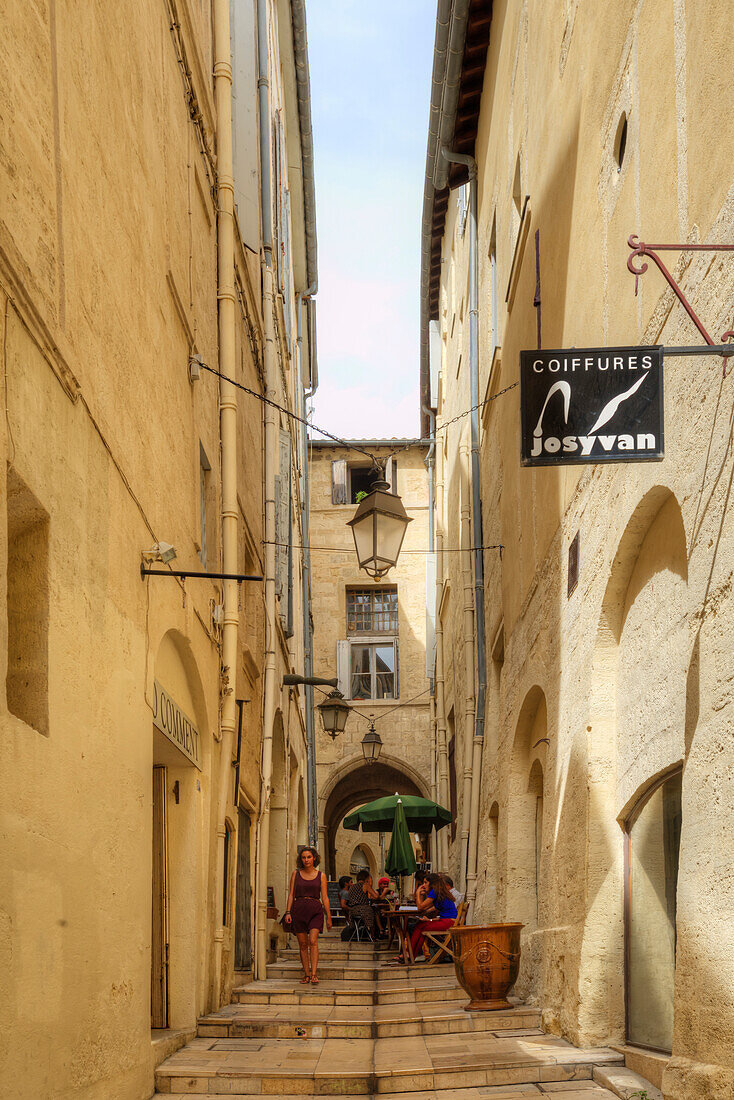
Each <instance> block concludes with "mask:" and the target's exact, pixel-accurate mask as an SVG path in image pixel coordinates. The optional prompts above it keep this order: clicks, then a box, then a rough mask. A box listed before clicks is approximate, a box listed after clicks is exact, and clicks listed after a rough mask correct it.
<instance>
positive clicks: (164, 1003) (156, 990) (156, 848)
mask: <svg viewBox="0 0 734 1100" xmlns="http://www.w3.org/2000/svg"><path fill="white" fill-rule="evenodd" d="M167 774H168V769H167V768H165V767H154V768H153V912H152V918H153V919H152V940H151V970H150V1005H151V1013H150V1017H151V1018H150V1026H151V1027H156V1028H157V1027H168V837H167V807H166V786H167V784H166V779H167Z"/></svg>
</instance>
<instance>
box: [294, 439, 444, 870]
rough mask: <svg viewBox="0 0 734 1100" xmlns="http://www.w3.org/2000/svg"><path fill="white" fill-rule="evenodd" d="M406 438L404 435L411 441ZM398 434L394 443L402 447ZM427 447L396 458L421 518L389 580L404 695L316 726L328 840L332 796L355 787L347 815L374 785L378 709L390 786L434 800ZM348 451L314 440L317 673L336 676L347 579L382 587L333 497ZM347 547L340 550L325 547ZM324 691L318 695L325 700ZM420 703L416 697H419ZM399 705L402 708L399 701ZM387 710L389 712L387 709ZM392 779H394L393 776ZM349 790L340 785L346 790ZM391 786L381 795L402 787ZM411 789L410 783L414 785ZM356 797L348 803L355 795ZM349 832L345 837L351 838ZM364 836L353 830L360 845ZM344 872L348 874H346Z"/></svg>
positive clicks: (402, 488)
mask: <svg viewBox="0 0 734 1100" xmlns="http://www.w3.org/2000/svg"><path fill="white" fill-rule="evenodd" d="M403 442H404V441H403ZM401 445H402V444H401V441H400V440H396V441H395V447H396V448H397V447H398V446H401ZM366 449H367V450H372V451H374V452H375V454H377V455H378V456H379V457H386V456H387V455H388V454H389V452H390V451H391V450H392V449H393V448H392V447H387V446H383V447H372V446H371V445H366ZM426 450H427V448H426V447H425V446H421V445H416V446H412V447H410V448H408V449H407V450H402V451H400V453H399V454H398V455H397V456H396V462H397V488H398V493H399V494H400V497H401V499H402V501H403V504H404V506H405V509H406V511H407V513H408V515H409V516H410V517H411V519H412V522H411V523H410V524H409V526H408V530H407V532H406V536H405V541H404V543H403V549H402V551H401V554H400V558H399V560H398V564H397V566H396V568H395V569H393V570H391V571H390V573H389V574H388V576H387V577H386V578H384V582H383V583H385V584H392V585H397V589H398V646H399V648H398V653H399V669H398V673H399V697H398V698H397V699H395V700H392V699H391V700H359V701H357V702H355V704H354V706H355V709H356V710H358V711H360V712H361V715H362V716H360V715H358V714H352V715H350V717H349V720H348V722H347V727H346V730H345V733H344V734H343V735H341V736H340V737H338V738H336V739H335V740H334V741H331V739H330V738H329V737H327V736H326V734H324V732H323V729H321V724H320V719H319V718H318V715H317V719H316V725H317V758H316V760H317V777H318V788H319V826H320V829H321V843H322V846H324V842H325V829H326V826H327V824H328V825H329V827H331V825H332V824H334V825H335V824H336V822H331V821H328V822H327V821H326V819H325V815H326V814H327V803H328V800H329V798H330V797H331V796H332V795H333V794H334V789H335V788H336V786H337V784H339V783H341V784H342V785H343V786H344V788H345V789H346V787H349V785H350V784H351V785H352V786H353V788H354V800H353V801H351V804H349V805H348V806H347V808H346V809H344V811H343V812H344V813H348V812H349V810H351V809H352V808H354V807H356V806H358V805H359V804H360V802H362V803H363V802H365V801H366V800H367V799H365V798H364V797H361V798H360V794H359V791H360V789H362V784H363V783H365V782H370V781H371V780H370V776H369V769H368V768H366V766H365V765H364V761H363V756H362V750H361V741H362V738H363V737H364V735H365V733H366V732H367V729H368V728H369V717H370V716H371V715H374V719H375V722H376V729H377V730H378V732H379V734H380V737H381V738H382V741H383V750H382V755H381V761H387V762H388V763H389V765H390V767H391V768H392V769H393V774H391V775H390V777H389V780H390V782H391V783H395V784H397V783H399V781H400V780H399V777H400V776H404V777H406V778H407V780H408V782H409V783H411V784H413V786H414V787H415V788H416V791H420V793H422V794H425V795H427V796H429V797H430V793H431V743H430V738H431V731H430V722H429V700H430V692H429V688H430V685H429V681H428V679H427V677H426V658H425V645H426V614H425V606H426V605H425V593H426V579H425V578H426V555H425V551H426V549H427V547H428V474H427V470H426V466H425V462H424V459H425V456H426ZM344 457H345V453H344V450H343V448H339V447H331V446H329V447H326V446H321V445H319V444H316V445H312V446H311V478H310V483H311V545H312V547H313V548H314V549H313V553H312V557H311V569H312V593H313V617H314V674H315V675H316V676H324V677H332V676H335V675H337V643H338V642H339V641H341V640H345V639H346V638H347V607H346V592H347V587H348V586H358V587H364V588H369V587H372V585H373V584H374V582H373V581H371V580H370V578H369V577H368V576H367V574H366V573H363V572H360V570H359V567H358V565H357V559H356V556H355V553H354V540H353V538H352V533H351V530H350V529H349V528H348V527H347V526H346V523H347V521H348V520H349V519H351V518H352V516H353V515H354V511H355V507H356V506H355V505H354V504H346V505H334V504H332V462H333V461H334V460H338V459H343V458H344ZM347 458H348V461H350V462H351V461H353V460H354V461H356V462H360V461H363V457H362V456H361V455H359V454H352V453H350V454H349V455H348V456H347ZM319 547H328V548H340V551H339V552H337V551H336V549H334V551H333V552H328V551H324V550H320V549H317V548H319ZM319 698H322V696H319V693H318V692H316V702H318V700H319ZM411 700H413V702H411ZM398 704H401V705H400V707H399V709H393V708H396V707H398ZM383 714H384V718H382V717H381V715H383ZM386 781H387V779H386ZM339 789H340V790H341V789H342V788H341V787H340V788H339ZM395 789H396V787H395V786H392V787H390V788H386V789H384V790H381V791H379V792H377V793H373V794H372V795H371V797H375V798H376V797H379V796H380V794H393V793H394V792H395ZM406 793H407V788H406ZM348 801H349V800H348ZM349 835H350V834H348V833H347V834H346V837H347V838H348V837H349ZM361 835H362V834H361V833H360V834H358V833H352V834H351V836H352V837H353V838H354V843H357V842H358V840H359V837H360V836H361ZM367 839H368V842H370V841H371V840H374V841H376V834H369V835H368V838H367ZM349 843H350V841H349V840H348V839H346V840H345V841H344V842H343V841H342V840H341V836H340V839H339V841H338V845H337V847H338V852H339V854H338V857H337V864H338V866H339V867H341V866H342V865H343V863H344V862H347V863H348V860H349V855H350V853H351V849H350V851H349V852H347V851H346V849H347V848H348V847H349ZM340 873H344V872H340Z"/></svg>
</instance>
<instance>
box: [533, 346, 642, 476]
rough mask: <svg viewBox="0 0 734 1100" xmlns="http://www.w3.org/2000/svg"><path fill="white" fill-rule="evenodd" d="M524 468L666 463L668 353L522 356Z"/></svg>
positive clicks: (577, 351)
mask: <svg viewBox="0 0 734 1100" xmlns="http://www.w3.org/2000/svg"><path fill="white" fill-rule="evenodd" d="M520 412H521V421H522V427H521V431H522V464H523V466H566V465H573V464H576V463H582V462H641V461H647V460H649V459H660V458H662V457H663V349H662V348H661V347H649V348H643V347H630V348H567V349H565V350H560V351H522V352H520Z"/></svg>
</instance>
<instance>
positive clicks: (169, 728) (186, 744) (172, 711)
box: [153, 680, 201, 771]
mask: <svg viewBox="0 0 734 1100" xmlns="http://www.w3.org/2000/svg"><path fill="white" fill-rule="evenodd" d="M153 725H154V726H155V728H156V729H157V730H160V731H161V733H162V734H163V735H164V736H165V737H167V738H168V740H169V741H171V742H172V744H174V745H175V746H176V748H177V749H178V750H179V752H182V753H183V754H184V756H185V757H186V758H187V759H188V760H190V761H191V763H192V764H194V765H195V766H196V767H197V768H198V769H199V771H201V757H200V747H199V746H200V738H199V731H198V730H197V728H196V726H195V725H194V723H193V722H192V721H191V719H190V718H188V717H187V716H186V715H185V714H184V712H183V711H182V710H181V708H180V706H179V705H178V703H176V702H174V700H173V699H172V698H171V696H170V695H169V694H168V692H167V691H166V689H165V688H164V687H163V686H162V685H161V684H159V683H158V681H157V680H154V681H153ZM164 743H165V742H164Z"/></svg>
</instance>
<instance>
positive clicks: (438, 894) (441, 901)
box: [410, 875, 457, 960]
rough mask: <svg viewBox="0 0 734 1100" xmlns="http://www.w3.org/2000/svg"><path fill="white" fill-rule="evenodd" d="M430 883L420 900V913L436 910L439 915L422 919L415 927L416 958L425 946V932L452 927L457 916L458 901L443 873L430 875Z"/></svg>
mask: <svg viewBox="0 0 734 1100" xmlns="http://www.w3.org/2000/svg"><path fill="white" fill-rule="evenodd" d="M428 885H429V887H430V889H429V891H428V893H427V894H426V895H425V897H424V898H423V900H422V901H419V902H418V915H419V916H420V915H421V914H422V913H428V912H429V911H430V910H435V911H436V913H438V917H437V918H436V919H435V920H433V919H428V920H421V921H419V923H418V925H417V926H416V928H415V929H414V931H413V935H412V937H411V941H410V943H411V946H412V948H413V957H414V958H415V959H416V960H417V959H418V958H419V952H421V950H422V948H423V938H424V933H426V932H442V931H444V929H446V928H450V927H451V925H452V924H453V923H454V921H455V920H456V917H457V910H456V903H455V901H454V899H453V898H452V897H451V894H450V892H449V888H448V886H447V884H446V881H445V880H444V878H443V877H442V876H441V875H429V876H428Z"/></svg>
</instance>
